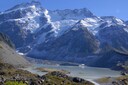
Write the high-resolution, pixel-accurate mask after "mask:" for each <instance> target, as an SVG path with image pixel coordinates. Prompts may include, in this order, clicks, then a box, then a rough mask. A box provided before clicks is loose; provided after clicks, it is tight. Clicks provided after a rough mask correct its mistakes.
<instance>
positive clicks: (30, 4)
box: [5, 1, 41, 12]
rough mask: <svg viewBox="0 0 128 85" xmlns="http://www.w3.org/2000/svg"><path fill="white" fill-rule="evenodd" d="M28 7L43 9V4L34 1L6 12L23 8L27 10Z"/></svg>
mask: <svg viewBox="0 0 128 85" xmlns="http://www.w3.org/2000/svg"><path fill="white" fill-rule="evenodd" d="M26 7H41V3H40V2H38V1H32V2H27V3H21V4H18V5H16V6H14V7H12V8H10V9H8V10H6V11H5V12H7V11H11V10H16V9H21V8H26Z"/></svg>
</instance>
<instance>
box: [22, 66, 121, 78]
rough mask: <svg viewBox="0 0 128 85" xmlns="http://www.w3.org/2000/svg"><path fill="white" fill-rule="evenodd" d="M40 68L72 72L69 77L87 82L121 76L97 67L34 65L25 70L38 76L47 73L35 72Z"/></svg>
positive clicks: (118, 73)
mask: <svg viewBox="0 0 128 85" xmlns="http://www.w3.org/2000/svg"><path fill="white" fill-rule="evenodd" d="M39 67H41V68H50V69H57V70H66V71H68V72H70V74H68V75H69V76H72V77H80V78H83V79H86V80H94V79H97V78H103V77H118V76H120V72H119V71H114V70H110V69H107V68H97V67H88V66H85V67H84V68H81V67H79V66H57V65H45V64H34V65H33V66H31V67H27V68H24V70H28V71H30V72H32V73H35V74H38V75H44V74H46V73H47V72H41V71H39V70H35V68H39Z"/></svg>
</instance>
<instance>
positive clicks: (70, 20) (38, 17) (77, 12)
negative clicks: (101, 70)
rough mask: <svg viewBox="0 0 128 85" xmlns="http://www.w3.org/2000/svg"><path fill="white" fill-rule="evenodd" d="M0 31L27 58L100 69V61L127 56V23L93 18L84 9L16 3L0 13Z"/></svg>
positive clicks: (110, 18)
mask: <svg viewBox="0 0 128 85" xmlns="http://www.w3.org/2000/svg"><path fill="white" fill-rule="evenodd" d="M0 32H3V33H5V34H7V35H8V36H9V37H10V38H11V40H12V41H13V42H14V43H15V45H16V47H17V49H18V50H19V51H20V52H23V53H24V54H26V55H28V56H29V57H34V58H39V59H49V60H61V61H70V62H78V63H86V64H88V65H93V66H94V65H97V66H100V65H101V66H102V65H103V64H96V63H97V62H100V61H102V59H103V58H105V60H106V62H105V61H104V63H105V66H109V64H113V65H116V63H117V61H120V60H122V61H125V60H124V59H128V58H126V57H125V58H124V57H123V56H124V55H125V56H126V55H128V47H127V46H128V43H127V42H128V24H127V22H125V21H123V20H121V19H118V18H116V17H114V16H103V17H97V16H96V15H94V14H93V13H92V12H91V11H89V10H88V9H86V8H83V9H74V10H72V9H65V10H47V9H45V8H43V7H42V6H41V4H40V3H39V2H35V1H33V2H30V3H24V4H19V5H17V6H15V7H13V8H11V9H9V10H6V11H4V12H1V13H0ZM105 54H111V55H109V57H106V55H105ZM113 54H115V55H117V56H116V57H115V55H113ZM120 54H121V55H122V57H121V56H120ZM112 61H113V62H114V63H113V62H112ZM109 67H110V66H109Z"/></svg>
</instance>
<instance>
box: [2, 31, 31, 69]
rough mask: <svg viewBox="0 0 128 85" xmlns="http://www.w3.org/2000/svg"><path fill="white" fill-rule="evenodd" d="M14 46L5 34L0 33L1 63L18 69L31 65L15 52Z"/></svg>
mask: <svg viewBox="0 0 128 85" xmlns="http://www.w3.org/2000/svg"><path fill="white" fill-rule="evenodd" d="M12 47H13V44H12V43H11V41H10V40H9V39H8V37H6V36H5V35H4V34H2V33H0V61H1V62H3V63H8V64H11V65H13V66H16V67H20V66H26V65H29V62H28V61H27V60H26V59H24V58H23V57H22V56H20V55H18V54H17V53H16V51H15V50H14V48H12Z"/></svg>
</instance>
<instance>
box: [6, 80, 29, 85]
mask: <svg viewBox="0 0 128 85" xmlns="http://www.w3.org/2000/svg"><path fill="white" fill-rule="evenodd" d="M5 85H27V84H25V83H23V82H17V81H7V82H6V83H5Z"/></svg>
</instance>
